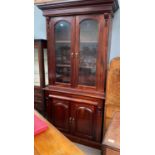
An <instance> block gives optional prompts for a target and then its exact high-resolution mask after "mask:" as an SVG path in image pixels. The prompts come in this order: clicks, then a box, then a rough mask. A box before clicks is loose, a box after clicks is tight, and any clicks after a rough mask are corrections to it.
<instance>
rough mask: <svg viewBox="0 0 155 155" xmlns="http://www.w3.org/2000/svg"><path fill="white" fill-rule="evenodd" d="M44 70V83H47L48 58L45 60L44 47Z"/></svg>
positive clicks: (45, 51)
mask: <svg viewBox="0 0 155 155" xmlns="http://www.w3.org/2000/svg"><path fill="white" fill-rule="evenodd" d="M44 70H45V85H46V86H47V85H48V60H47V49H46V48H44Z"/></svg>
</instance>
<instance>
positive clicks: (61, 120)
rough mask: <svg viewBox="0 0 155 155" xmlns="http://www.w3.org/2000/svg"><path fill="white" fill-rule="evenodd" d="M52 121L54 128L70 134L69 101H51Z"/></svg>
mask: <svg viewBox="0 0 155 155" xmlns="http://www.w3.org/2000/svg"><path fill="white" fill-rule="evenodd" d="M50 106H51V108H50V109H51V112H50V115H51V121H52V123H53V125H54V126H56V127H57V128H58V129H59V130H61V131H64V132H69V130H70V126H69V118H70V105H69V102H68V101H64V100H60V99H53V98H51V99H50Z"/></svg>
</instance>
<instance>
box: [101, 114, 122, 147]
mask: <svg viewBox="0 0 155 155" xmlns="http://www.w3.org/2000/svg"><path fill="white" fill-rule="evenodd" d="M103 144H104V145H107V146H110V147H113V148H116V149H120V112H116V113H115V114H114V117H113V119H112V121H111V123H110V126H109V127H108V130H107V132H106V134H105V137H104V140H103Z"/></svg>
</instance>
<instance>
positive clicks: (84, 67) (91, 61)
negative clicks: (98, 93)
mask: <svg viewBox="0 0 155 155" xmlns="http://www.w3.org/2000/svg"><path fill="white" fill-rule="evenodd" d="M97 46H98V23H97V21H95V20H84V21H83V22H81V24H80V63H79V84H80V85H87V86H95V85H96V58H97Z"/></svg>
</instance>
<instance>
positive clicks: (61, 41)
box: [56, 40, 98, 44]
mask: <svg viewBox="0 0 155 155" xmlns="http://www.w3.org/2000/svg"><path fill="white" fill-rule="evenodd" d="M56 43H61V44H62V43H71V41H65V40H58V41H56ZM80 43H96V44H97V43H98V41H81V42H80Z"/></svg>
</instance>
